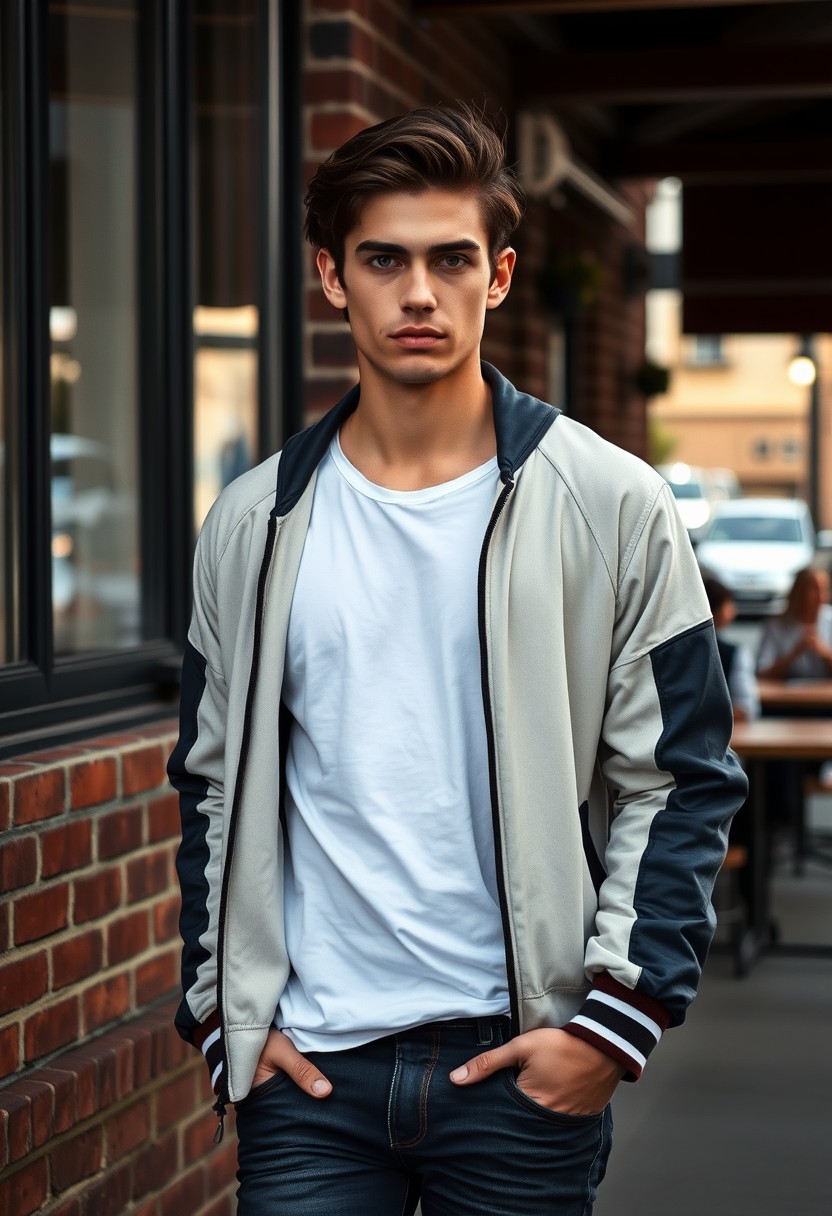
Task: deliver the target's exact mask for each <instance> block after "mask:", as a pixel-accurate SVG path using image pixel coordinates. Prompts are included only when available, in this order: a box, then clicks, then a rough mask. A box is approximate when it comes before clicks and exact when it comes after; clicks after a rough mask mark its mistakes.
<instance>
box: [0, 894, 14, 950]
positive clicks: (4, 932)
mask: <svg viewBox="0 0 832 1216" xmlns="http://www.w3.org/2000/svg"><path fill="white" fill-rule="evenodd" d="M11 944H12V908H11V904H8V903H6V904H0V951H2V950H8V949H9V948H10V947H11Z"/></svg>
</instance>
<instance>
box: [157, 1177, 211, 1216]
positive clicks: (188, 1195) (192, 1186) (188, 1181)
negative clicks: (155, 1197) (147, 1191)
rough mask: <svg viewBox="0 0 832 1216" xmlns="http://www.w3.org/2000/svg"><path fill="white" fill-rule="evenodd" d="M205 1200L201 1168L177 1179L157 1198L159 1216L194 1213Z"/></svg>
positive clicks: (203, 1178) (180, 1215) (179, 1215)
mask: <svg viewBox="0 0 832 1216" xmlns="http://www.w3.org/2000/svg"><path fill="white" fill-rule="evenodd" d="M204 1199H205V1170H204V1169H203V1168H202V1166H197V1167H196V1169H193V1170H191V1171H190V1173H188V1174H185V1176H184V1177H183V1178H178V1179H177V1180H176V1182H174V1184H173V1186H170V1187H168V1188H167V1190H166V1191H165V1193H164V1195H160V1197H159V1212H160V1214H161V1216H182V1213H183V1212H196V1211H197V1209H198V1208H199V1206H200V1204H201V1203H202V1202H203V1201H204Z"/></svg>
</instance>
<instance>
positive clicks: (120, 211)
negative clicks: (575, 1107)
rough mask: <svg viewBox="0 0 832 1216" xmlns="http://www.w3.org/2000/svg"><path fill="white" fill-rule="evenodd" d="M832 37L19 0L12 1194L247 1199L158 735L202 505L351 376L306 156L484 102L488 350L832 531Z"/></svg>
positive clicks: (104, 0)
mask: <svg viewBox="0 0 832 1216" xmlns="http://www.w3.org/2000/svg"><path fill="white" fill-rule="evenodd" d="M831 62H832V5H830V4H829V3H827V2H826V0H779V2H778V0H771V2H765V0H759V2H753V0H752V2H745V0H742V2H741V0H736V2H734V3H727V2H725V3H724V2H723V0H686V2H684V3H682V2H677V0H528V2H526V0H283V2H279V0H84V3H75V2H73V0H49V2H48V3H47V2H46V0H4V3H3V5H2V10H0V132H1V133H2V162H1V163H0V284H2V292H1V293H0V359H1V360H2V365H1V366H0V566H2V572H3V578H2V584H0V831H2V837H0V876H2V894H0V948H2V949H3V950H5V951H7V953H5V954H4V955H3V958H2V962H0V1078H2V1081H0V1085H2V1089H0V1115H2V1118H0V1195H2V1201H0V1211H8V1212H14V1213H15V1214H16V1216H29V1213H34V1212H41V1211H42V1212H49V1213H50V1214H56V1216H57V1214H58V1213H60V1216H77V1214H79V1213H81V1212H85V1213H87V1212H95V1213H96V1216H108V1214H109V1213H122V1212H127V1213H133V1212H136V1213H139V1212H141V1213H143V1214H144V1216H150V1214H151V1213H153V1216H161V1214H163V1213H164V1214H167V1213H172V1212H174V1211H175V1212H176V1213H177V1216H229V1214H230V1213H231V1212H232V1210H233V1200H232V1198H231V1196H232V1195H233V1191H234V1183H233V1174H234V1168H235V1166H234V1146H233V1137H232V1136H229V1138H228V1140H227V1141H226V1143H225V1145H223V1146H221V1147H220V1149H219V1150H217V1151H215V1152H214V1153H213V1154H209V1152H208V1148H209V1146H210V1140H211V1137H212V1136H213V1132H214V1126H215V1120H214V1117H213V1116H212V1115H211V1113H210V1111H209V1110H208V1106H209V1097H208V1093H207V1090H206V1085H205V1080H204V1078H203V1076H202V1069H203V1066H202V1064H201V1061H200V1060H199V1059H195V1058H193V1057H192V1054H191V1053H190V1052H189V1051H188V1050H187V1049H185V1048H184V1047H183V1046H182V1045H181V1044H179V1043H178V1041H177V1040H176V1039H175V1037H174V1035H173V1033H172V1031H171V1029H170V1001H171V994H172V992H173V991H174V989H175V987H176V982H177V969H178V947H177V945H176V917H177V904H176V895H175V887H174V882H173V857H174V852H175V846H176V836H177V830H178V828H177V824H178V819H177V809H176V805H175V802H174V801H173V799H172V797H171V795H170V794H169V792H168V790H167V787H166V785H165V779H164V760H165V758H166V755H167V754H168V752H169V750H170V747H171V746H172V742H173V738H174V734H175V720H174V719H175V713H176V695H177V674H176V673H177V669H178V662H179V656H180V654H181V649H182V645H183V642H184V638H185V633H186V630H187V623H188V616H189V595H190V564H191V558H192V552H193V542H194V537H195V533H196V530H197V528H198V526H199V524H200V523H201V521H202V519H203V518H204V516H205V513H206V511H207V510H208V508H209V506H210V504H211V502H212V501H213V500H214V498H215V497H216V495H217V493H219V491H220V490H221V489H222V487H223V486H224V485H225V484H227V483H228V481H230V480H231V479H232V478H233V477H235V476H237V475H238V474H239V473H240V472H242V471H243V470H245V469H246V468H248V467H249V466H250V465H251V464H253V463H255V462H257V461H258V460H260V459H262V458H263V457H265V456H266V455H267V454H269V453H271V452H272V451H274V450H276V449H277V448H278V447H279V446H280V445H281V443H282V441H283V440H284V439H285V438H286V436H288V435H289V434H291V433H292V432H293V431H295V430H297V429H298V428H299V427H301V426H302V425H303V424H304V423H305V422H307V421H308V420H310V419H312V418H314V417H316V416H318V415H319V414H320V413H321V412H322V411H323V410H325V409H326V408H328V406H330V405H331V404H333V403H334V401H335V400H336V399H337V398H338V397H339V396H340V395H341V394H342V393H343V392H344V391H345V390H346V389H347V388H348V387H349V386H350V384H351V383H352V382H353V379H354V375H355V359H354V352H353V348H352V343H351V340H350V336H349V333H348V331H347V329H346V327H345V326H344V324H343V322H342V321H341V320H340V319H339V318H338V316H337V315H336V314H335V313H333V311H332V310H331V309H330V307H329V306H328V305H327V304H326V302H325V301H324V299H323V297H322V296H321V294H320V291H319V289H318V285H317V281H316V274H315V273H314V265H313V258H312V255H311V253H310V251H309V250H308V248H306V247H305V246H304V244H303V241H302V209H301V200H302V195H303V189H304V183H305V182H306V180H307V179H308V177H309V176H310V174H311V173H312V172H313V171H314V168H315V166H316V165H317V164H318V163H319V162H320V161H321V160H322V159H324V158H325V157H326V156H327V155H328V154H329V153H330V152H331V151H332V149H333V148H334V147H336V146H337V145H338V144H340V143H341V142H342V141H343V140H344V139H345V138H347V137H348V136H349V135H351V134H353V133H354V132H356V131H358V130H360V129H361V128H363V127H364V126H366V125H368V124H370V123H374V122H376V121H379V120H380V119H383V118H386V117H388V116H391V115H393V114H397V113H400V112H401V111H403V110H405V109H407V108H409V107H411V106H413V105H418V104H424V103H434V102H438V101H442V100H453V99H455V98H462V99H464V100H466V101H473V102H475V103H477V104H480V103H482V104H483V105H485V106H486V108H487V109H489V110H490V111H492V112H494V113H496V114H498V115H499V116H500V120H501V121H502V122H504V123H505V128H506V132H507V138H508V145H509V150H510V157H511V159H512V160H514V161H515V162H517V164H518V166H519V170H520V172H521V175H522V177H523V180H524V182H525V184H526V187H527V189H528V192H529V199H530V201H529V209H528V217H527V222H526V224H525V226H524V228H523V231H522V232H521V234H520V235H519V237H518V242H517V247H518V252H519V255H520V260H519V266H518V272H517V275H516V279H515V284H514V287H513V289H512V293H511V295H510V297H509V300H508V302H507V303H506V305H505V306H504V307H503V308H501V309H500V310H499V311H498V312H497V313H495V314H492V315H491V316H490V317H489V322H488V329H487V335H486V341H485V347H484V352H485V355H486V357H487V358H489V359H491V360H493V361H494V362H495V363H497V364H498V365H499V366H500V367H501V369H502V370H503V371H505V372H506V373H507V374H508V375H509V376H510V377H511V378H512V379H513V380H514V381H515V382H516V383H517V384H518V385H519V386H521V387H522V388H524V389H526V390H528V391H530V392H532V393H535V394H537V395H540V396H543V397H546V398H547V399H549V400H551V401H552V402H553V403H555V404H557V405H559V406H561V407H562V408H563V409H565V410H566V411H567V412H568V413H570V414H571V415H573V416H574V417H576V418H578V419H579V420H580V421H581V422H584V423H586V424H587V425H589V426H591V427H593V428H595V429H596V430H598V431H599V432H601V433H602V434H603V435H605V436H606V437H607V438H609V439H611V440H612V441H614V442H616V443H619V444H621V445H623V446H625V447H627V448H629V449H630V450H632V451H634V452H636V453H637V454H639V455H641V456H644V457H646V458H652V459H654V460H655V461H656V462H659V460H665V459H669V460H673V461H687V462H689V463H691V464H706V463H707V464H708V465H709V466H722V467H728V468H729V469H732V470H733V471H735V473H736V476H737V478H738V480H739V484H740V487H741V488H742V489H744V490H746V491H751V490H753V491H754V492H757V491H764V492H766V493H771V494H778V495H783V494H787V495H789V494H797V495H800V496H803V497H806V498H808V499H809V501H810V502H811V503H812V504H813V507H814V509H815V512H816V521H815V522H816V523H818V524H820V525H822V526H825V527H830V526H832V501H830V494H832V490H830V484H829V477H830V474H829V472H828V470H829V467H830V435H829V427H830V424H829V406H828V401H829V395H830V394H829V380H830V377H832V370H830V369H832V350H830V348H829V341H828V339H827V338H826V337H824V336H823V335H824V334H825V333H826V332H827V331H829V330H830V328H832V326H830V317H831V316H832V313H831V312H830V304H832V264H830V263H832V246H831V245H830V241H829V236H828V230H829V216H830V215H832V206H831V205H830V204H832V184H830V178H832V156H830V151H832V99H830V94H832V82H831V80H830V67H829V65H830V63H831ZM657 183H658V185H657ZM668 183H670V184H668ZM657 191H658V193H657ZM654 198H655V199H657V201H658V204H659V210H657V211H656V210H654V211H650V212H649V215H650V217H651V218H650V220H649V222H650V225H651V233H652V232H655V233H658V234H659V235H656V236H655V240H654V239H653V238H652V237H651V240H650V241H648V240H647V224H648V207H649V206H650V204H651V202H652V200H654ZM668 200H669V201H670V202H671V203H672V204H673V206H675V207H676V212H675V217H676V218H675V219H668V215H667V214H666V215H665V218H664V220H661V218H660V214H659V213H660V210H661V205H662V204H665V203H667V202H668ZM680 204H681V209H680ZM672 209H673V208H672V207H671V208H670V210H672ZM666 211H667V208H666ZM668 214H669V212H668ZM663 223H664V224H665V226H667V225H668V224H670V226H671V227H673V225H674V224H675V226H676V238H675V243H671V244H668V243H667V236H666V234H665V236H664V237H662V236H661V235H660V234H661V230H662V224H663ZM663 240H664V242H665V243H664V244H662V241H663ZM648 246H649V248H648ZM648 323H649V329H650V333H649V341H648ZM804 338H807V339H808V340H809V347H808V348H807V349H810V350H811V353H812V356H813V358H814V360H815V363H816V365H817V367H818V368H819V372H820V374H819V376H818V379H817V380H816V382H815V385H814V387H812V388H809V387H803V388H800V387H797V388H796V387H794V386H792V385H790V384H789V382H788V380H787V379H786V377H785V367H786V364H787V363H788V361H789V359H790V358H791V356H792V354H794V353H796V352H797V350H798V349H799V348H800V346H801V344H803V343H804ZM667 371H671V372H672V373H673V374H672V379H671V381H670V388H669V391H668V384H667V375H666V373H667ZM649 401H652V402H653V404H652V406H651V407H650V408H649V409H648V402H649ZM648 429H649V430H650V435H648ZM598 476H599V477H603V476H604V471H603V470H602V469H599V470H598Z"/></svg>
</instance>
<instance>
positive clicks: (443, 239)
mask: <svg viewBox="0 0 832 1216" xmlns="http://www.w3.org/2000/svg"><path fill="white" fill-rule="evenodd" d="M513 267H514V251H513V250H512V249H506V250H504V251H503V252H502V253H500V254H498V256H497V268H496V273H495V274H494V275H492V273H491V268H490V265H489V259H488V234H487V232H486V230H485V225H484V223H483V220H482V216H481V214H480V206H479V203H478V200H477V198H476V196H475V195H474V194H469V193H459V192H458V191H453V190H433V189H431V190H425V191H423V192H422V193H420V194H382V195H379V196H378V197H377V198H374V199H371V200H370V202H368V203H367V204H366V205H365V207H364V208H363V209H362V211H361V214H360V216H359V220H358V223H357V224H356V226H355V228H353V230H352V231H351V232H349V233H348V234H347V237H346V240H345V242H344V271H343V275H342V278H341V279H339V278H338V275H337V273H336V270H335V264H334V261H333V258H332V256H331V254H330V253H329V252H328V251H327V250H324V249H322V250H321V251H320V253H319V254H318V268H319V270H320V272H321V280H322V282H323V287H324V292H325V293H326V296H327V299H328V300H329V302H330V303H331V304H334V305H335V307H336V308H348V309H349V320H350V328H351V329H352V336H353V339H354V341H355V344H356V347H357V348H358V362H359V369H360V370H361V373H362V376H364V375H366V374H368V372H369V371H370V369H372V370H373V371H374V372H375V373H377V374H379V375H380V376H381V377H382V378H384V379H388V380H391V381H394V382H395V383H398V384H430V383H433V382H434V381H436V380H440V379H442V378H443V377H444V376H447V375H449V374H450V373H451V372H454V371H456V370H457V369H458V368H460V367H462V366H463V365H465V364H467V363H468V362H469V361H473V362H478V360H479V348H480V341H481V338H482V331H483V325H484V323H485V313H486V311H487V310H488V309H489V308H496V307H497V305H498V304H500V303H501V302H502V300H503V299H504V297H505V295H506V293H507V292H508V289H509V285H510V282H511V272H512V269H513Z"/></svg>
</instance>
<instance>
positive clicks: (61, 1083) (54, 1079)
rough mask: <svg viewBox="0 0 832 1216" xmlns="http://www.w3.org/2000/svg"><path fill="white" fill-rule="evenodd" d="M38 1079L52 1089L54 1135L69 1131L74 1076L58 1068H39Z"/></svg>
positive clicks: (73, 1097) (72, 1119) (72, 1111)
mask: <svg viewBox="0 0 832 1216" xmlns="http://www.w3.org/2000/svg"><path fill="white" fill-rule="evenodd" d="M38 1079H39V1080H41V1081H45V1082H46V1084H47V1085H48V1086H50V1088H51V1090H52V1095H53V1096H52V1130H53V1133H54V1135H56V1136H59V1135H60V1134H61V1132H66V1131H69V1129H70V1128H71V1127H73V1126H74V1124H75V1122H76V1118H75V1076H74V1075H73V1074H72V1073H70V1072H63V1071H62V1070H61V1069H60V1068H39V1069H38Z"/></svg>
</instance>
